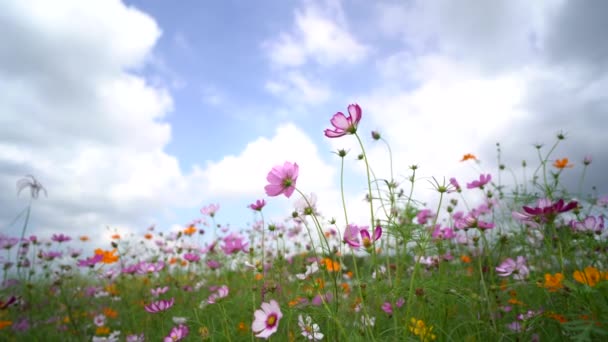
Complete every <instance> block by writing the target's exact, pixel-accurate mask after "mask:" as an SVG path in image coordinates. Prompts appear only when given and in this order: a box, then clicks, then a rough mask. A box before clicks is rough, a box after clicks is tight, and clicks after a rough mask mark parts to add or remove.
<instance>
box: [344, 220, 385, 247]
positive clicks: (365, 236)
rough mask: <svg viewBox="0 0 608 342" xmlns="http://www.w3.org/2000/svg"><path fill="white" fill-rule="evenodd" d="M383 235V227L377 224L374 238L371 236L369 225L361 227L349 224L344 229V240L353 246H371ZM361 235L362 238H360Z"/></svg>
mask: <svg viewBox="0 0 608 342" xmlns="http://www.w3.org/2000/svg"><path fill="white" fill-rule="evenodd" d="M381 236H382V227H380V226H376V229H375V230H374V236H373V238H372V237H371V236H370V234H369V231H368V227H367V226H366V227H364V228H359V227H357V226H356V225H354V224H349V225H348V227H346V230H345V231H344V242H345V243H347V244H348V245H349V246H351V247H353V248H358V247H361V246H363V247H365V248H370V247H371V246H372V244H373V242H376V241H378V239H380V237H381ZM359 237H361V239H359Z"/></svg>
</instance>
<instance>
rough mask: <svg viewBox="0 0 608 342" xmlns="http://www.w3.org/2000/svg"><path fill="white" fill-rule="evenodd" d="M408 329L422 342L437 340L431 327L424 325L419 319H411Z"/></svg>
mask: <svg viewBox="0 0 608 342" xmlns="http://www.w3.org/2000/svg"><path fill="white" fill-rule="evenodd" d="M408 328H409V330H410V332H411V333H413V334H414V335H416V336H418V337H419V338H420V341H422V342H427V341H434V340H435V339H437V335H435V334H434V333H433V327H432V326H428V325H426V323H424V321H423V320H421V319H416V318H415V317H412V319H411V320H410V325H409V327H408Z"/></svg>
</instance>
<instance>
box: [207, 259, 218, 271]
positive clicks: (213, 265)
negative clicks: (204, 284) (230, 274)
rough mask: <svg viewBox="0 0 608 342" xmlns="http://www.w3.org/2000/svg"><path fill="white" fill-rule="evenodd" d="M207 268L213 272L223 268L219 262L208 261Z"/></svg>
mask: <svg viewBox="0 0 608 342" xmlns="http://www.w3.org/2000/svg"><path fill="white" fill-rule="evenodd" d="M207 266H208V267H209V268H210V269H212V270H216V269H218V268H220V267H222V264H220V262H219V261H217V260H207Z"/></svg>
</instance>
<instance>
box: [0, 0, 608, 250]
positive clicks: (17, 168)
mask: <svg viewBox="0 0 608 342" xmlns="http://www.w3.org/2000/svg"><path fill="white" fill-rule="evenodd" d="M606 6H607V5H606V3H605V2H602V1H591V2H589V3H588V4H586V5H585V6H583V5H581V4H579V3H576V2H565V1H561V0H555V1H543V2H536V3H534V4H532V5H531V4H530V3H529V2H527V1H498V2H491V3H490V2H485V1H474V0H468V1H460V2H452V1H435V2H427V1H388V0H387V1H374V2H371V1H364V0H352V1H338V0H327V1H322V0H304V1H255V2H253V1H219V2H206V1H205V2H204V1H193V0H182V1H179V2H176V1H173V2H169V1H160V0H153V1H152V0H151V1H144V0H139V1H119V0H98V1H88V2H86V4H85V3H84V2H82V1H78V0H61V1H53V2H52V4H51V2H46V1H42V0H40V1H29V2H27V3H26V2H21V1H16V0H15V1H7V2H3V3H2V4H1V5H0V13H3V14H2V15H0V25H2V27H4V28H5V32H6V34H5V35H4V36H5V37H9V36H10V37H16V39H10V40H9V39H7V38H4V39H3V41H2V44H0V113H2V114H0V187H1V188H0V190H1V191H0V193H1V195H0V198H1V199H2V203H5V205H3V207H2V209H1V210H0V226H2V227H5V226H8V225H9V223H10V222H11V221H12V220H13V219H14V218H15V217H16V216H17V214H18V213H19V212H20V211H21V210H22V209H23V208H24V207H25V206H26V205H27V200H28V199H27V196H24V194H22V195H21V196H19V197H16V196H15V182H16V181H17V180H18V179H20V178H22V177H23V176H24V175H26V174H33V175H35V176H36V177H37V178H38V180H39V181H40V182H41V183H42V184H43V185H44V186H45V187H46V188H47V190H48V192H49V196H48V198H40V199H39V200H37V201H36V202H35V203H34V212H33V217H32V223H31V227H30V230H31V232H34V233H38V234H41V235H46V236H48V235H50V234H51V233H54V232H58V231H62V232H65V233H68V234H73V235H79V234H83V233H86V234H89V235H93V236H99V237H103V238H107V237H108V236H109V232H107V231H106V229H105V227H107V226H109V227H111V228H116V229H118V230H119V231H121V232H127V233H128V232H132V233H139V232H143V231H144V230H145V228H147V227H148V226H149V225H150V224H154V223H155V224H157V226H158V227H159V228H160V229H162V230H175V229H178V228H179V227H182V226H183V225H185V224H187V223H189V222H190V221H191V220H192V219H195V218H198V217H200V214H199V212H198V210H199V209H200V207H201V206H203V205H206V204H209V203H220V204H221V206H222V208H221V210H220V213H219V214H218V220H219V222H221V223H230V224H231V225H232V226H233V227H234V228H235V229H237V230H238V229H240V228H243V227H245V226H246V224H247V222H250V221H251V220H252V218H253V216H252V214H251V212H250V211H249V210H248V209H246V205H247V204H249V203H251V202H253V201H255V200H256V199H258V198H264V197H265V195H264V192H263V187H264V185H265V176H266V173H267V172H268V171H269V170H270V169H271V168H272V166H274V165H277V164H282V163H283V162H284V161H285V160H289V161H293V162H297V163H298V164H299V165H300V170H301V176H300V179H299V180H298V184H299V188H301V189H302V190H303V191H304V192H306V193H310V192H315V193H316V194H317V195H318V197H319V205H320V207H321V211H322V213H323V214H325V216H327V217H328V218H329V217H337V218H340V217H341V214H340V213H341V211H340V206H339V205H338V204H337V203H339V191H338V190H339V188H338V180H339V178H338V172H339V160H338V158H337V157H336V156H335V155H334V154H332V151H336V150H337V149H339V148H346V149H349V150H351V151H352V152H351V154H350V155H349V156H348V157H347V163H346V171H347V172H346V174H347V182H346V184H347V186H348V190H347V200H348V205H349V210H350V211H352V212H353V213H355V214H353V217H354V220H360V221H363V222H365V221H366V216H365V213H366V212H367V211H366V210H363V209H362V208H365V203H363V202H362V201H361V199H362V197H363V195H364V193H365V186H364V184H363V183H362V180H363V176H364V172H363V168H362V165H361V163H360V162H357V161H356V160H355V156H356V154H358V147H357V146H356V144H355V142H356V141H355V140H354V139H353V138H352V137H344V138H341V139H333V140H330V139H327V138H325V137H324V136H323V130H324V129H325V128H328V127H329V120H330V118H331V116H332V115H333V114H334V113H336V112H337V111H345V110H346V106H347V105H348V104H349V103H355V102H356V103H359V104H360V105H361V106H362V108H363V120H362V122H361V125H360V132H361V135H362V137H364V140H365V142H366V144H367V146H368V153H369V157H370V160H371V161H372V163H373V165H374V166H373V167H374V170H375V172H376V174H377V175H378V176H379V177H381V178H386V177H388V175H389V174H390V171H389V169H388V159H387V154H386V150H385V149H384V147H383V146H382V145H379V144H374V143H373V142H372V141H371V139H370V137H369V133H370V131H371V130H379V131H380V132H381V133H382V135H383V137H385V138H386V139H387V140H388V141H389V142H390V144H391V147H392V148H393V153H394V157H395V164H394V172H395V175H396V178H397V180H398V181H403V180H404V179H405V177H407V176H409V170H408V166H409V165H412V164H417V165H419V167H420V169H419V175H420V177H421V178H422V180H421V182H420V183H419V184H418V185H417V186H416V188H417V189H419V191H420V192H419V193H418V194H417V196H419V198H420V199H422V200H425V201H432V199H433V197H432V196H433V195H432V194H431V193H430V192H429V191H425V190H428V188H429V187H430V186H429V185H428V182H427V181H426V180H428V179H429V177H432V176H434V177H438V178H439V179H441V178H442V177H447V178H449V177H452V176H456V177H457V178H459V180H460V181H461V183H464V182H468V181H470V180H472V179H474V178H477V176H478V174H479V172H482V171H483V172H490V173H493V172H495V171H496V162H495V160H496V153H495V143H496V142H498V141H500V142H501V144H502V150H503V153H504V155H503V161H504V162H505V164H507V166H508V167H510V168H512V169H513V171H514V172H515V174H517V175H519V174H521V170H520V166H519V165H521V160H522V159H526V160H528V161H529V164H534V163H535V150H534V148H533V147H532V145H533V144H535V143H545V146H549V145H550V144H552V143H553V141H554V137H555V135H556V133H557V132H558V131H560V130H563V131H565V132H566V133H567V134H568V140H567V141H566V142H565V143H564V144H563V145H561V146H560V148H559V149H558V150H557V151H556V154H555V157H556V158H557V157H559V158H561V157H569V158H570V159H571V160H572V161H573V162H575V163H578V164H577V169H575V170H574V171H573V172H576V174H577V175H579V174H580V173H579V172H580V161H582V159H583V157H584V156H585V155H587V154H590V155H592V156H593V158H594V161H593V164H592V168H591V169H590V170H589V172H588V174H587V179H586V182H585V189H587V190H590V189H591V186H593V185H595V186H597V188H598V192H599V194H600V195H602V194H605V192H606V191H607V187H606V177H605V175H604V173H603V172H602V170H605V169H606V167H608V158H607V157H606V154H605V152H604V148H603V146H605V145H606V144H607V143H608V138H607V136H606V135H605V134H604V131H605V127H607V126H608V119H607V117H608V116H607V115H606V111H607V110H608V96H607V95H606V94H605V91H603V90H604V89H606V85H608V73H607V72H606V71H605V70H608V68H606V66H608V65H607V62H606V61H608V43H606V40H605V39H603V38H602V37H601V36H600V35H598V34H597V32H601V31H602V30H608V27H607V26H608V24H606V22H605V20H604V18H603V17H602V15H601V13H606V12H605V11H606V9H607V8H606ZM0 39H2V38H0ZM465 153H474V154H476V155H477V156H478V157H479V158H480V159H481V161H482V162H481V164H479V165H475V166H472V165H471V164H463V163H459V162H458V160H459V159H460V158H461V157H462V155H463V154H465ZM565 177H566V180H567V181H568V182H570V183H571V184H576V182H577V181H578V179H577V178H575V177H570V176H569V175H567V174H566V175H565ZM568 177H570V178H568ZM404 187H405V188H406V190H407V186H406V185H405V184H404ZM602 191H603V193H602ZM266 199H267V201H268V202H269V205H268V212H269V213H268V215H269V217H270V218H271V219H272V220H281V218H282V217H283V216H284V215H286V214H289V212H290V211H291V207H292V205H293V201H294V199H291V200H286V199H284V198H276V199H268V198H266ZM6 231H7V232H8V233H11V234H15V233H16V232H18V231H19V225H13V226H10V227H8V229H6Z"/></svg>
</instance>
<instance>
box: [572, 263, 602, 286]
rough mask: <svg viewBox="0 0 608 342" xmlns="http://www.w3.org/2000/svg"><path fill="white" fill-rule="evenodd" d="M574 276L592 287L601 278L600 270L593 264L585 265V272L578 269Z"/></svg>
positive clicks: (578, 280)
mask: <svg viewBox="0 0 608 342" xmlns="http://www.w3.org/2000/svg"><path fill="white" fill-rule="evenodd" d="M572 276H573V277H574V280H576V281H577V282H579V283H581V284H586V285H589V286H591V287H594V286H595V285H596V284H597V283H598V282H599V281H600V278H601V274H600V272H599V271H598V269H597V268H595V267H593V266H587V267H585V270H584V271H583V272H581V271H578V270H576V271H574V274H573V275H572Z"/></svg>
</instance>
